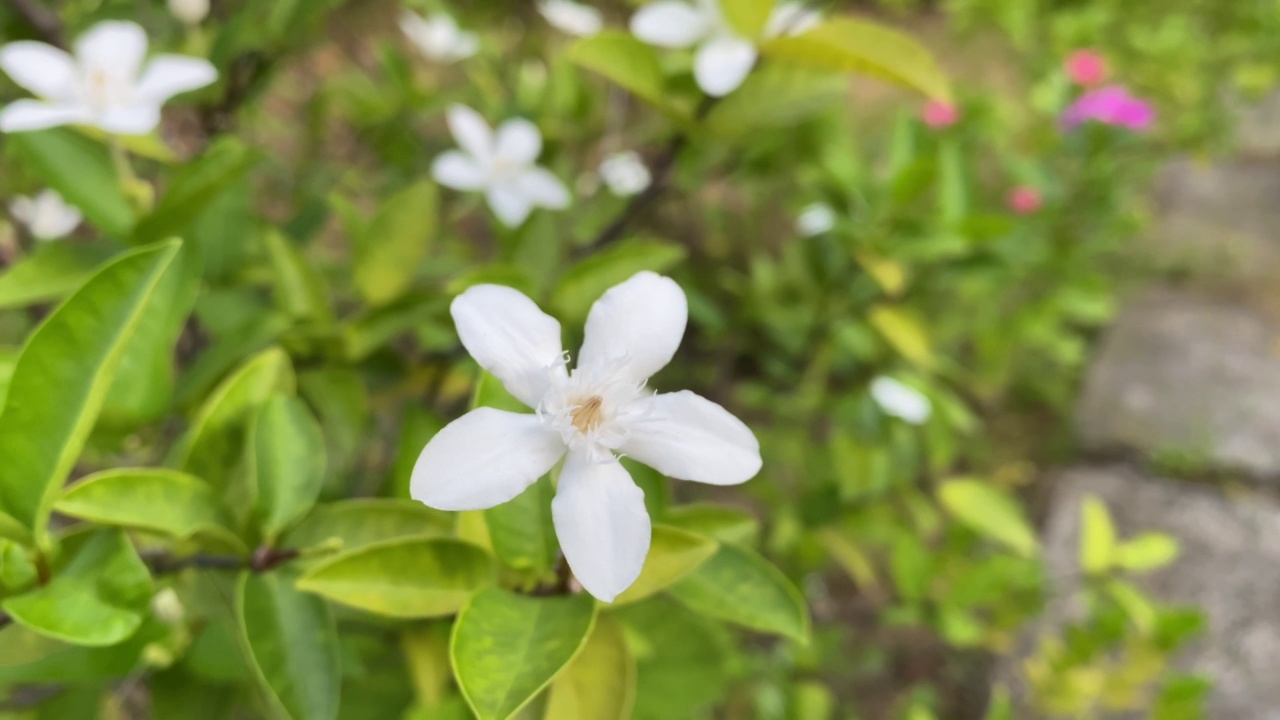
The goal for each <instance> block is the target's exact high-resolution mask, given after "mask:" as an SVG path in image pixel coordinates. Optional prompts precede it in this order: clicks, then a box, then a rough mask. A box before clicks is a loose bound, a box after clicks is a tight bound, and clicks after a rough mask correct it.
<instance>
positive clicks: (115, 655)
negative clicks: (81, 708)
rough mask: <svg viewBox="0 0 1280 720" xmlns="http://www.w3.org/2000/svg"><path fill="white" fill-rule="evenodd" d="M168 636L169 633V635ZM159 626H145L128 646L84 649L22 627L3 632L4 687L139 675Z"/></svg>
mask: <svg viewBox="0 0 1280 720" xmlns="http://www.w3.org/2000/svg"><path fill="white" fill-rule="evenodd" d="M165 632H167V629H166V631H165ZM160 634H161V633H160V632H157V624H155V623H144V624H143V626H142V628H141V629H139V630H138V632H136V633H134V635H133V636H132V637H131V638H129V639H128V640H126V641H125V642H122V643H119V644H117V645H112V646H110V647H82V646H79V645H68V644H67V643H64V642H60V641H58V640H53V639H51V638H48V637H45V636H44V635H41V634H39V633H37V632H34V631H32V630H28V629H27V628H25V627H23V626H22V625H19V624H16V623H14V624H11V625H9V626H8V627H6V628H4V629H3V630H0V647H3V648H4V652H3V653H0V683H32V684H47V683H87V682H97V681H102V680H110V679H116V678H123V677H125V676H127V675H131V674H133V673H136V672H137V670H138V667H139V661H140V659H141V655H142V652H143V649H144V648H145V647H146V646H147V645H149V644H151V643H153V642H155V641H156V640H157V639H159V636H160Z"/></svg>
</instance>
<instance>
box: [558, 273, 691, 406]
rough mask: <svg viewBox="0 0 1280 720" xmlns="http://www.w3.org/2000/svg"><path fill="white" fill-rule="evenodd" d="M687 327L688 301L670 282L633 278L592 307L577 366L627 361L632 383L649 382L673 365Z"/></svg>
mask: <svg viewBox="0 0 1280 720" xmlns="http://www.w3.org/2000/svg"><path fill="white" fill-rule="evenodd" d="M688 321H689V303H688V300H686V299H685V296H684V290H681V289H680V286H679V285H677V284H676V282H675V281H674V280H672V279H671V278H669V277H663V276H661V275H658V274H657V273H653V272H649V271H647V270H646V271H644V272H639V273H636V274H635V275H632V276H631V278H630V279H628V280H626V281H624V282H622V283H620V284H618V285H615V286H613V287H611V288H609V289H608V290H606V291H605V293H604V295H601V296H600V299H599V300H596V302H595V304H594V305H592V306H591V313H590V314H589V315H587V327H586V330H585V331H584V339H583V341H582V351H581V352H580V353H579V354H578V366H579V367H582V366H587V365H599V364H602V363H611V362H617V361H623V360H625V362H626V366H625V367H626V372H627V373H628V374H629V377H630V378H632V379H633V380H635V381H637V382H640V381H643V380H647V379H649V377H650V376H651V375H653V374H654V373H656V372H658V371H659V370H661V369H662V368H663V367H665V366H666V364H667V363H669V362H671V357H672V356H673V355H675V354H676V348H678V347H680V340H681V338H683V337H684V328H685V325H686V324H687V323H688Z"/></svg>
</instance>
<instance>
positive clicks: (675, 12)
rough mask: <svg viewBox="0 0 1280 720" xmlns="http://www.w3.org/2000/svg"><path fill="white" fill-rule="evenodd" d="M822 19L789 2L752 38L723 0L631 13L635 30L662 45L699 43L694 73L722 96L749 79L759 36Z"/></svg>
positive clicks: (668, 2)
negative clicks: (730, 17) (736, 26)
mask: <svg viewBox="0 0 1280 720" xmlns="http://www.w3.org/2000/svg"><path fill="white" fill-rule="evenodd" d="M819 21H820V17H819V16H818V15H817V13H814V12H812V11H810V10H807V9H805V7H804V6H803V5H802V4H801V3H797V2H785V3H782V4H781V5H779V6H777V7H775V8H774V10H773V13H772V14H771V15H770V16H769V19H768V22H766V23H765V28H764V30H763V32H762V37H761V38H748V37H743V36H742V35H740V34H739V33H738V31H737V30H735V29H734V28H733V26H732V25H730V24H729V21H728V19H726V18H725V16H724V13H723V12H722V11H721V8H720V0H690V1H686V0H657V1H656V2H652V3H649V4H648V5H645V6H644V7H642V8H640V10H639V11H637V12H636V14H635V15H633V16H632V17H631V32H632V34H633V35H635V36H636V37H638V38H640V39H641V40H643V41H645V42H647V43H649V44H650V45H657V46H659V47H666V48H685V47H694V46H696V47H697V51H696V52H695V54H694V59H693V76H694V79H696V80H697V81H698V87H700V88H702V91H703V92H705V93H706V94H708V95H710V96H712V97H722V96H724V95H728V94H729V93H731V92H733V91H734V90H736V89H737V88H738V86H740V85H741V84H742V82H743V81H744V80H746V79H747V75H748V74H749V73H750V72H751V68H752V67H753V66H754V65H755V63H756V57H757V55H758V52H757V50H756V42H757V40H759V39H765V40H767V39H770V38H773V37H777V36H778V35H783V34H787V35H792V34H796V33H799V32H803V31H805V30H808V29H810V28H812V27H813V26H814V25H816V24H817V23H818V22H819Z"/></svg>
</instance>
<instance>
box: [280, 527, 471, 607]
mask: <svg viewBox="0 0 1280 720" xmlns="http://www.w3.org/2000/svg"><path fill="white" fill-rule="evenodd" d="M492 581H493V561H492V559H491V558H490V557H489V555H488V553H486V552H485V551H484V550H482V549H480V548H478V547H476V546H474V545H471V544H470V543H465V542H462V541H460V540H453V539H449V538H439V537H412V538H400V539H396V540H389V541H385V542H380V543H376V544H372V545H366V546H365V547H362V548H359V549H357V550H352V551H349V552H345V553H342V554H341V555H338V556H336V557H333V558H330V559H328V560H325V561H324V562H322V563H320V564H318V565H316V566H314V567H312V568H311V569H309V570H308V571H307V572H306V573H305V574H304V575H303V576H302V577H301V578H299V579H298V587H299V588H300V589H302V590H306V591H307V592H312V593H316V594H317V595H323V596H324V597H326V598H329V599H330V600H334V601H336V602H340V603H342V604H344V605H350V606H352V607H356V608H360V609H361V610H368V611H369V612H373V613H378V614H379V615H386V616H389V617H402V618H427V617H441V616H444V615H452V614H454V613H456V612H458V610H459V609H460V608H461V607H462V606H463V605H464V604H465V603H466V602H467V598H468V597H470V595H471V593H473V592H475V591H476V589H478V588H481V587H483V586H485V585H487V584H489V583H491V582H492Z"/></svg>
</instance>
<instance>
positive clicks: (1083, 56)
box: [1063, 48, 1107, 87]
mask: <svg viewBox="0 0 1280 720" xmlns="http://www.w3.org/2000/svg"><path fill="white" fill-rule="evenodd" d="M1063 68H1064V69H1065V70H1066V71H1067V77H1069V78H1071V81H1072V82H1074V83H1075V84H1077V85H1083V86H1084V87H1094V86H1096V85H1101V84H1102V83H1103V82H1104V81H1106V79H1107V59H1106V58H1104V57H1102V53H1100V52H1098V51H1097V50H1092V49H1089V48H1085V49H1083V50H1076V51H1075V52H1073V53H1071V54H1070V55H1068V56H1067V61H1066V62H1065V63H1063Z"/></svg>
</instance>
